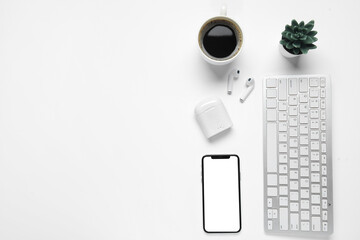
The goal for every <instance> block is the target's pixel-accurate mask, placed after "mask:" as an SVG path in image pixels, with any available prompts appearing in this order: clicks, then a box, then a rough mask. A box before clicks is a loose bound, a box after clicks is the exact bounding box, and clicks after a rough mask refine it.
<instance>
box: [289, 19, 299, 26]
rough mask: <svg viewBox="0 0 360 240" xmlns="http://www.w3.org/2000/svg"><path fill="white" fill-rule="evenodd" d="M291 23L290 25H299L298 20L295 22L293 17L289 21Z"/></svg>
mask: <svg viewBox="0 0 360 240" xmlns="http://www.w3.org/2000/svg"><path fill="white" fill-rule="evenodd" d="M291 25H292V26H299V24H298V22H297V21H296V20H295V19H293V20H292V21H291Z"/></svg>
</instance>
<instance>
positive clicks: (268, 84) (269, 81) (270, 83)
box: [266, 78, 277, 88]
mask: <svg viewBox="0 0 360 240" xmlns="http://www.w3.org/2000/svg"><path fill="white" fill-rule="evenodd" d="M276 85H277V80H276V78H268V79H266V87H268V88H275V87H276Z"/></svg>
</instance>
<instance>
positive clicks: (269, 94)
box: [266, 89, 276, 98]
mask: <svg viewBox="0 0 360 240" xmlns="http://www.w3.org/2000/svg"><path fill="white" fill-rule="evenodd" d="M266 97H267V98H276V89H266Z"/></svg>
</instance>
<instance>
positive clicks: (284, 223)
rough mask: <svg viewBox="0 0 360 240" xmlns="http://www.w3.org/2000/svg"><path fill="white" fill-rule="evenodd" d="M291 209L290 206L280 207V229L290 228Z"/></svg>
mask: <svg viewBox="0 0 360 240" xmlns="http://www.w3.org/2000/svg"><path fill="white" fill-rule="evenodd" d="M288 221H289V209H288V208H280V209H279V224H280V230H288V228H289V224H288Z"/></svg>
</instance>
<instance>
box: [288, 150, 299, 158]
mask: <svg viewBox="0 0 360 240" xmlns="http://www.w3.org/2000/svg"><path fill="white" fill-rule="evenodd" d="M298 156H299V154H298V150H297V148H290V154H289V157H290V158H297V157H298Z"/></svg>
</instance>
